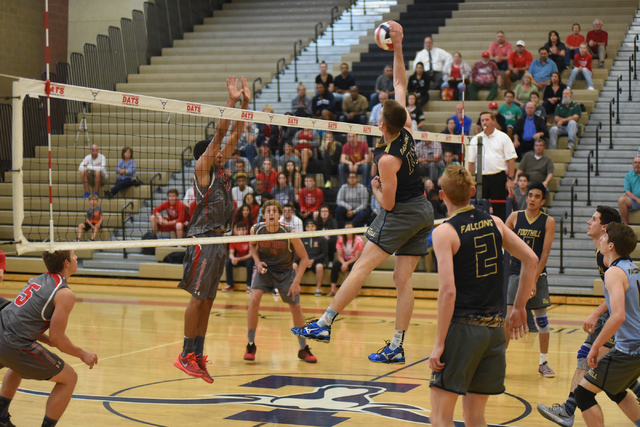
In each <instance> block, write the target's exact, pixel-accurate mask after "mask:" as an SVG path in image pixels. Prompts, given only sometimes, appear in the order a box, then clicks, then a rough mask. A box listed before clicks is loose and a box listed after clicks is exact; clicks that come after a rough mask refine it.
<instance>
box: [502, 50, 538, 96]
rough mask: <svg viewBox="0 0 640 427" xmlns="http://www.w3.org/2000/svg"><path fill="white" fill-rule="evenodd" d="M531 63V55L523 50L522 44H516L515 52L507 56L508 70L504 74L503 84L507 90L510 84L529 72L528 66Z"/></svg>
mask: <svg viewBox="0 0 640 427" xmlns="http://www.w3.org/2000/svg"><path fill="white" fill-rule="evenodd" d="M532 62H533V55H531V52H529V51H528V50H526V49H525V48H524V42H523V41H522V40H518V41H517V42H516V50H515V51H513V52H511V55H509V69H508V70H507V71H505V73H504V83H505V86H504V87H506V88H507V89H509V88H510V87H511V82H512V81H516V80H520V79H521V78H522V77H524V73H526V72H527V71H529V66H530V65H531V63H532Z"/></svg>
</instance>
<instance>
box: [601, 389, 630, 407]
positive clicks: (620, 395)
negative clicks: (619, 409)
mask: <svg viewBox="0 0 640 427" xmlns="http://www.w3.org/2000/svg"><path fill="white" fill-rule="evenodd" d="M605 393H607V392H606V391H605ZM607 396H608V397H609V399H611V400H613V401H614V402H616V403H617V404H618V405H619V404H620V402H622V401H623V400H624V398H625V397H627V390H623V391H621V392H620V393H618V394H610V393H607Z"/></svg>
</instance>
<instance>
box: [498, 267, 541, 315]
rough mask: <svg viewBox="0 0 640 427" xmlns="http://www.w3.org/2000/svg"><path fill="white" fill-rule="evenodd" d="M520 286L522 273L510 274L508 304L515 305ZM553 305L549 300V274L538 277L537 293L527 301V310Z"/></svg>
mask: <svg viewBox="0 0 640 427" xmlns="http://www.w3.org/2000/svg"><path fill="white" fill-rule="evenodd" d="M519 286H520V275H519V274H518V275H515V274H513V275H511V276H509V288H508V289H507V305H513V303H514V302H515V300H516V294H517V293H518V287H519ZM550 305H551V301H550V300H549V283H548V282H547V276H540V277H538V281H537V283H536V294H535V295H534V296H533V297H532V298H531V299H529V300H528V301H527V306H526V307H527V310H540V309H541V308H547V307H549V306H550Z"/></svg>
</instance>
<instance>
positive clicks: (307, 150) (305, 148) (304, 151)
mask: <svg viewBox="0 0 640 427" xmlns="http://www.w3.org/2000/svg"><path fill="white" fill-rule="evenodd" d="M293 144H294V148H295V150H296V154H298V155H299V156H300V159H301V161H302V162H301V167H298V169H297V170H298V171H299V172H300V171H301V172H302V173H303V174H305V175H306V173H307V167H308V165H309V161H310V160H311V158H313V157H317V152H318V147H319V146H320V144H321V136H320V132H318V131H317V130H315V129H300V130H299V131H298V132H296V134H295V136H294V137H293ZM297 166H300V165H297Z"/></svg>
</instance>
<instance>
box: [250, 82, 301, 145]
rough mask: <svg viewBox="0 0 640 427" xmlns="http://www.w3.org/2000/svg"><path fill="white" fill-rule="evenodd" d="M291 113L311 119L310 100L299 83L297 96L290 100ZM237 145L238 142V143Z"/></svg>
mask: <svg viewBox="0 0 640 427" xmlns="http://www.w3.org/2000/svg"><path fill="white" fill-rule="evenodd" d="M291 113H292V114H293V115H294V116H298V117H311V116H312V115H313V113H312V111H311V98H310V97H309V96H307V88H306V87H305V86H304V85H303V84H302V83H300V84H299V85H298V96H296V97H295V98H293V99H292V100H291ZM238 145H240V142H239V141H238Z"/></svg>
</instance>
